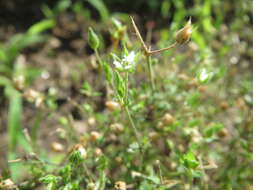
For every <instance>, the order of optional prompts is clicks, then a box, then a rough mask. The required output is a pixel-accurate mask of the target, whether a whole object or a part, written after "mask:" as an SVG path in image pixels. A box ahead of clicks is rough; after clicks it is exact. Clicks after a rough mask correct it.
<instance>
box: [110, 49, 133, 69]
mask: <svg viewBox="0 0 253 190" xmlns="http://www.w3.org/2000/svg"><path fill="white" fill-rule="evenodd" d="M135 58H136V54H135V52H134V51H131V52H130V53H129V54H128V55H124V56H123V58H122V60H120V61H118V60H114V61H113V64H114V65H115V67H116V69H119V70H122V71H125V70H130V69H132V68H133V67H134V66H135Z"/></svg>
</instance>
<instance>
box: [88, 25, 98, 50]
mask: <svg viewBox="0 0 253 190" xmlns="http://www.w3.org/2000/svg"><path fill="white" fill-rule="evenodd" d="M88 44H89V45H90V47H91V48H92V49H93V50H96V49H98V47H99V38H98V36H97V34H96V33H95V32H94V31H93V29H92V28H89V32H88Z"/></svg>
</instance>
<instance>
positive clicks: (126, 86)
mask: <svg viewBox="0 0 253 190" xmlns="http://www.w3.org/2000/svg"><path fill="white" fill-rule="evenodd" d="M124 103H125V105H128V72H126V78H125V102H124Z"/></svg>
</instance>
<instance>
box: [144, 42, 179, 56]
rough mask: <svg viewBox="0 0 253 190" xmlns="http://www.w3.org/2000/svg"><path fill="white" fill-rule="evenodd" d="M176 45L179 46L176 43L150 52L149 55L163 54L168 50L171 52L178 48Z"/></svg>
mask: <svg viewBox="0 0 253 190" xmlns="http://www.w3.org/2000/svg"><path fill="white" fill-rule="evenodd" d="M176 45H177V42H174V43H173V44H172V45H170V46H169V47H166V48H162V49H158V50H153V51H149V52H148V53H149V55H153V54H155V53H161V52H163V51H167V50H170V49H172V48H174V47H176Z"/></svg>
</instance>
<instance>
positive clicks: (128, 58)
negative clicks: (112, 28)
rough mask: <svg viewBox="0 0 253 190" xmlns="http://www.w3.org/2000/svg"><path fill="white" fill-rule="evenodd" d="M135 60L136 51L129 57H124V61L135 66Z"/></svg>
mask: <svg viewBox="0 0 253 190" xmlns="http://www.w3.org/2000/svg"><path fill="white" fill-rule="evenodd" d="M134 59H135V53H134V51H131V52H130V53H129V54H128V55H127V56H124V58H123V59H122V61H124V62H127V63H128V64H133V63H134Z"/></svg>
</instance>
